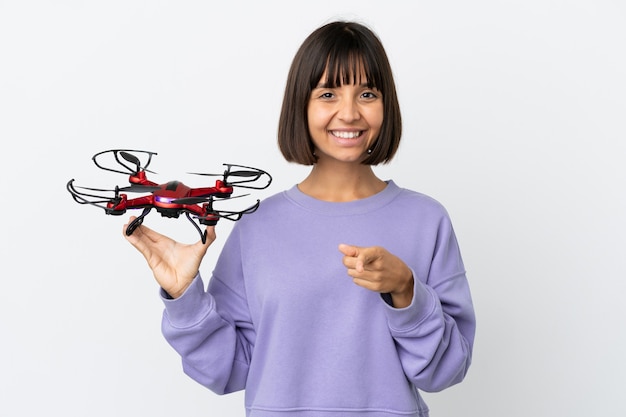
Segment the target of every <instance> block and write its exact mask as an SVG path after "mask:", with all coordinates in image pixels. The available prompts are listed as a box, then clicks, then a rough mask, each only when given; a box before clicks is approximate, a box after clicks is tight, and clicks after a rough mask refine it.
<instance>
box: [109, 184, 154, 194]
mask: <svg viewBox="0 0 626 417" xmlns="http://www.w3.org/2000/svg"><path fill="white" fill-rule="evenodd" d="M160 189H161V187H159V186H157V185H142V184H131V185H129V186H127V187H122V188H120V189H119V190H120V191H123V192H130V193H153V192H155V191H158V190H160Z"/></svg>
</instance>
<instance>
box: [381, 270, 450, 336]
mask: <svg viewBox="0 0 626 417" xmlns="http://www.w3.org/2000/svg"><path fill="white" fill-rule="evenodd" d="M413 278H414V280H415V282H414V285H413V300H412V301H411V304H410V305H408V306H407V307H405V308H394V307H392V306H390V305H387V304H386V303H385V306H386V312H387V320H388V322H389V327H390V328H391V330H393V331H399V332H406V331H410V330H412V329H414V328H415V327H417V326H419V325H420V324H421V323H422V322H423V321H424V320H426V319H427V318H428V317H429V316H430V315H432V314H433V311H434V310H435V309H436V308H437V305H438V304H439V303H438V302H437V297H436V296H435V294H434V290H432V289H431V288H429V287H428V286H427V285H426V284H424V283H423V282H422V281H420V280H419V279H418V278H417V275H415V272H413Z"/></svg>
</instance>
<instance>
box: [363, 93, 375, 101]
mask: <svg viewBox="0 0 626 417" xmlns="http://www.w3.org/2000/svg"><path fill="white" fill-rule="evenodd" d="M361 97H363V98H364V99H368V100H374V99H376V98H378V94H377V93H375V92H373V91H365V92H364V93H363V94H361Z"/></svg>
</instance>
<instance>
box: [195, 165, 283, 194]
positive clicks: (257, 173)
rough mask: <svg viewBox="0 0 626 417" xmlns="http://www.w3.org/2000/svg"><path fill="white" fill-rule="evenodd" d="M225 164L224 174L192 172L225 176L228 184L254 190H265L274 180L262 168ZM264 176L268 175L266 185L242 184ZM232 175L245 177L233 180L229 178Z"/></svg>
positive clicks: (211, 175)
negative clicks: (234, 169)
mask: <svg viewBox="0 0 626 417" xmlns="http://www.w3.org/2000/svg"><path fill="white" fill-rule="evenodd" d="M224 166H225V167H226V170H225V171H224V172H223V173H222V174H207V173H201V172H190V174H193V175H203V176H210V177H217V176H223V178H224V182H225V183H226V184H227V185H230V186H237V187H241V188H249V189H253V190H263V189H265V188H267V187H269V185H270V184H271V182H272V176H271V175H270V174H268V173H267V172H265V171H263V170H262V169H258V168H253V167H248V166H244V165H235V164H224ZM231 168H244V169H239V170H236V171H231ZM263 176H266V177H267V184H265V185H256V186H255V185H242V184H248V183H252V182H254V181H257V180H258V179H260V178H261V177H263ZM230 177H239V178H243V179H240V180H234V181H233V180H229V178H230Z"/></svg>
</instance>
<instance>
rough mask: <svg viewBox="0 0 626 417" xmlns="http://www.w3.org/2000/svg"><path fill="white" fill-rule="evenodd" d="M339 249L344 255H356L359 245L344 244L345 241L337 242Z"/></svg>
mask: <svg viewBox="0 0 626 417" xmlns="http://www.w3.org/2000/svg"><path fill="white" fill-rule="evenodd" d="M339 251H340V252H341V253H343V254H344V255H346V256H352V257H354V256H358V254H359V247H358V246H353V245H346V244H345V243H341V244H339Z"/></svg>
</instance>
